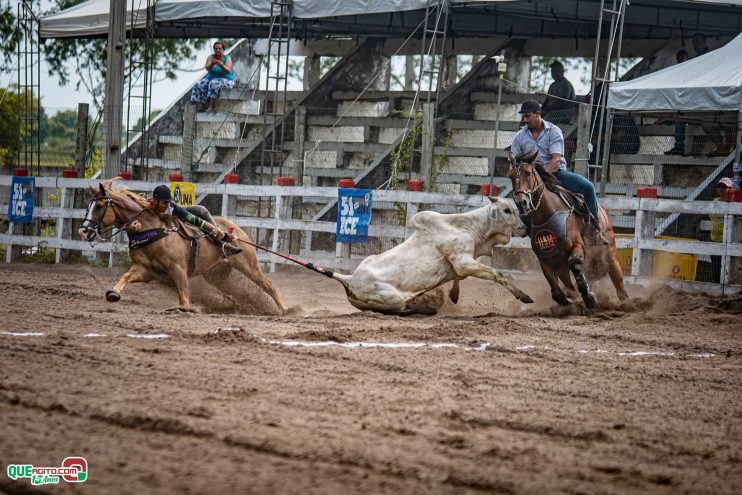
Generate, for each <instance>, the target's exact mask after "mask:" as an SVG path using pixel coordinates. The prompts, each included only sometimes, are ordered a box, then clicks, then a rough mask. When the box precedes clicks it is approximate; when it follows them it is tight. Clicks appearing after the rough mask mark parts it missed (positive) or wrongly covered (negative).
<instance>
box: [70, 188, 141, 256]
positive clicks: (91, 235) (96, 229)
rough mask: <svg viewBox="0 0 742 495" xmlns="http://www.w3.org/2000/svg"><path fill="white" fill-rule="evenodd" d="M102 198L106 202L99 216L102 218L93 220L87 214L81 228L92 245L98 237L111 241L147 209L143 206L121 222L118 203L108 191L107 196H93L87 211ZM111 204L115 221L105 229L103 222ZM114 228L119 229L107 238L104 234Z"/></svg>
mask: <svg viewBox="0 0 742 495" xmlns="http://www.w3.org/2000/svg"><path fill="white" fill-rule="evenodd" d="M101 199H102V200H104V202H105V209H104V210H103V213H101V215H100V217H99V218H100V219H99V220H98V221H97V222H93V219H92V218H87V215H86V216H85V220H83V222H82V227H81V229H80V230H83V231H85V234H86V236H87V240H88V242H90V245H91V246H92V245H93V244H94V241H95V239H96V237H99V238H100V239H101V240H103V241H110V240H111V239H113V238H114V237H115V236H116V235H117V234H119V233H120V232H121V231H123V230H126V227H128V226H129V224H131V223H132V222H133V221H134V220H136V219H137V217H138V216H139V215H141V214H142V213H143V212H144V210H145V209H146V208H142V209H141V210H139V212H138V213H137V214H136V215H134V216H133V217H132V218H131V219H129V220H128V221H126V222H123V223H121V222H122V219H121V216H120V215H119V213H118V211H116V204H115V203H114V201H113V198H112V197H111V196H110V195H109V194H108V193H106V195H105V197H103V198H96V197H95V196H93V199H91V200H90V202H89V203H88V210H87V211H91V206H92V205H93V203H95V202H97V201H100V200H101ZM109 206H110V207H111V209H112V210H113V216H114V221H113V224H111V226H110V227H108V228H106V229H104V230H101V224H102V223H103V219H104V218H105V217H106V212H107V211H108V207H109ZM119 223H121V227H119V226H118V225H117V224H119ZM86 224H87V225H86ZM114 229H118V230H117V231H116V232H114V233H113V234H111V236H110V237H109V238H108V239H106V238H105V237H103V234H107V233H109V232H111V231H112V230H114Z"/></svg>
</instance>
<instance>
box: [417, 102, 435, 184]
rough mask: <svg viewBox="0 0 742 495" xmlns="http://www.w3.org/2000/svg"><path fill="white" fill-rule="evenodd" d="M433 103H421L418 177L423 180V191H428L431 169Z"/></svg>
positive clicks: (433, 124)
mask: <svg viewBox="0 0 742 495" xmlns="http://www.w3.org/2000/svg"><path fill="white" fill-rule="evenodd" d="M434 116H435V105H434V104H433V103H425V104H424V105H423V133H422V134H423V143H422V145H423V148H422V157H421V159H420V178H421V179H422V181H423V188H424V190H425V191H430V178H431V170H432V167H433V143H434V142H435V121H434V120H433V117H434Z"/></svg>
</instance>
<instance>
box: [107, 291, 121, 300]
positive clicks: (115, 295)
mask: <svg viewBox="0 0 742 495" xmlns="http://www.w3.org/2000/svg"><path fill="white" fill-rule="evenodd" d="M120 300H121V293H120V292H119V291H117V290H116V289H111V290H109V291H106V301H108V302H119V301H120Z"/></svg>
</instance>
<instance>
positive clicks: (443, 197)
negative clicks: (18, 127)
mask: <svg viewBox="0 0 742 495" xmlns="http://www.w3.org/2000/svg"><path fill="white" fill-rule="evenodd" d="M11 181H12V177H10V176H0V188H4V187H9V186H10V184H11ZM121 183H122V184H124V185H126V186H127V187H129V188H131V189H132V190H134V191H140V192H146V193H150V192H151V191H152V190H153V189H154V188H155V186H157V185H158V183H154V182H142V181H121ZM89 184H90V180H89V179H64V178H57V177H37V178H36V187H37V188H43V189H49V188H51V189H54V190H57V191H58V193H59V198H60V204H59V206H54V207H35V208H34V216H35V217H39V218H45V219H56V220H57V222H58V223H57V225H61V226H62V228H57V229H56V236H55V237H41V236H24V235H18V234H13V231H14V229H13V225H12V224H11V225H10V228H9V229H8V233H7V234H0V244H6V245H7V255H6V261H8V262H9V261H10V260H11V251H12V247H13V246H26V247H32V246H37V245H39V244H40V243H45V245H46V246H47V247H48V248H52V249H56V250H57V261H59V253H60V250H62V249H65V250H80V251H88V252H89V251H91V250H93V251H99V252H109V253H110V252H112V251H115V250H117V249H118V250H121V249H125V247H126V244H124V243H122V244H118V245H115V244H111V243H101V244H96V245H95V246H94V247H92V248H91V246H90V244H89V243H87V242H85V241H82V240H75V239H74V237H76V233H71V232H70V231H71V229H70V228H69V227H70V223H71V221H72V219H83V218H84V217H85V209H84V208H78V209H75V208H72V207H71V205H72V202H71V198H72V196H73V190H75V189H87V187H88V185H89ZM96 185H97V183H96ZM196 194H197V195H199V196H200V195H202V194H220V195H222V211H221V212H220V214H221V215H222V216H225V217H227V218H229V219H230V220H232V221H234V222H235V223H236V224H237V225H239V226H240V227H242V228H259V229H269V230H273V237H272V239H273V241H272V242H273V244H272V246H270V247H271V248H273V249H274V250H276V251H279V252H281V251H282V250H285V249H286V246H287V244H286V234H287V233H288V232H289V231H292V230H293V231H301V232H305V233H314V232H325V233H331V234H334V233H335V222H334V221H311V220H298V219H292V215H291V211H290V208H291V207H290V205H291V204H292V203H293V201H291V198H304V200H306V199H307V198H316V199H317V201H328V200H333V199H337V189H336V188H334V187H283V186H252V185H241V184H213V183H209V184H196ZM246 197H249V198H257V197H263V198H272V200H273V201H275V208H274V212H275V213H274V215H273V217H271V218H265V217H263V218H260V217H247V216H236V215H235V212H236V203H237V200H238V198H246ZM488 201H489V200H488V199H487V198H486V197H484V196H469V195H456V194H440V193H425V192H411V191H386V190H377V191H374V204H377V203H379V202H398V203H405V204H406V205H407V222H406V225H405V226H392V225H374V224H372V225H371V226H370V227H369V237H387V238H389V237H390V238H406V237H409V236H410V235H411V234H412V232H413V229H412V228H411V227H410V226H409V223H410V222H409V220H410V219H411V218H412V215H414V214H415V213H416V212H417V209H418V205H421V204H424V205H449V207H459V208H461V209H462V210H467V209H471V208H477V207H480V206H482V205H485V204H487V202H488ZM601 203H602V204H603V205H604V206H605V207H606V209H608V210H610V211H616V210H620V211H623V212H624V214H630V213H631V212H634V214H635V229H634V231H635V235H634V236H633V237H630V238H619V239H617V245H618V247H619V248H633V250H634V251H633V253H634V254H633V263H632V274H631V277H630V278H631V279H635V280H639V279H641V278H646V277H649V276H650V275H651V262H652V251H665V252H671V253H688V254H698V255H712V256H721V257H722V274H721V281H720V282H721V284H722V285H729V283H730V273H731V272H732V270H733V269H735V266H736V265H735V263H737V264H739V262H742V203H723V202H709V201H682V200H664V199H647V198H626V197H609V198H605V199H603V200H601ZM661 212H666V213H671V214H672V213H678V214H681V213H682V214H694V215H709V214H715V215H724V242H721V243H717V242H695V241H683V240H669V239H656V238H655V236H654V231H655V225H656V224H655V216H656V215H657V213H661ZM6 216H7V205H6V204H3V205H0V218H2V217H6ZM307 245H309V244H307ZM508 247H516V248H530V245H529V241H528V239H513V241H512V242H511V244H510V245H509V246H508ZM258 254H259V258H260V260H261V261H262V262H266V263H270V264H271V268H274V267H275V265H276V264H280V263H287V262H286V261H285V260H283V259H281V258H278V257H276V256H273V255H270V254H267V253H264V252H259V253H258ZM300 256H301V257H302V258H303V259H305V260H308V261H312V262H313V263H315V264H318V265H320V266H324V267H327V268H332V269H340V270H348V271H350V270H353V269H354V268H355V267H356V266H357V265H358V263H359V262H360V258H358V257H356V258H351V256H350V249H349V247H348V246H347V245H343V244H339V243H338V244H336V250H335V253H328V252H326V251H308V250H307V249H304V250H302V253H301V255H300ZM734 258H737V259H736V260H734ZM733 260H734V261H733ZM737 269H740V268H737ZM737 283H739V282H737Z"/></svg>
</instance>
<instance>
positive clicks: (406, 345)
mask: <svg viewBox="0 0 742 495" xmlns="http://www.w3.org/2000/svg"><path fill="white" fill-rule="evenodd" d="M255 337H256V338H257V339H258V340H260V341H261V342H262V343H264V344H274V345H282V346H286V347H344V348H347V349H425V348H427V349H461V350H465V351H484V350H486V349H487V348H488V347H491V346H492V344H490V343H489V342H485V343H483V344H480V345H478V346H474V347H472V346H465V345H460V344H455V343H452V342H438V343H432V344H428V343H425V342H336V341H334V340H324V341H318V342H310V341H306V340H266V339H263V338H261V337H257V336H255ZM515 350H517V351H524V352H527V351H533V350H542V351H555V352H574V351H572V350H571V349H555V348H553V347H549V346H546V345H545V346H539V345H533V344H527V345H518V346H515ZM577 352H578V353H580V354H587V353H595V354H615V355H616V356H622V357H640V356H666V357H671V356H677V357H695V358H711V357H715V356H716V355H715V354H713V353H710V352H707V353H702V354H686V355H682V354H677V353H675V352H654V351H633V352H615V353H610V352H609V351H606V350H603V349H595V350H590V349H579V350H577Z"/></svg>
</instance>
